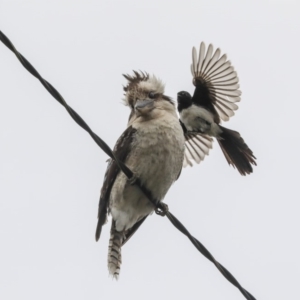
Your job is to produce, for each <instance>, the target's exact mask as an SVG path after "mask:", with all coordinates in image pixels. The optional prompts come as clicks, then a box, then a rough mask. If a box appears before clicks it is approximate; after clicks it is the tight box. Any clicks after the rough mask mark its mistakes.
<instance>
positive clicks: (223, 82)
mask: <svg viewBox="0 0 300 300" xmlns="http://www.w3.org/2000/svg"><path fill="white" fill-rule="evenodd" d="M220 55H221V50H220V49H219V48H218V49H217V50H216V51H215V52H214V51H213V46H212V44H210V45H209V46H208V48H207V51H205V44H204V43H203V42H202V43H201V44H200V49H199V55H198V54H197V50H196V48H195V47H193V51H192V65H191V71H192V75H193V84H194V85H195V87H196V88H195V92H194V95H193V102H194V103H195V104H197V105H200V106H203V107H204V108H206V109H208V110H209V111H211V112H212V113H215V112H217V113H218V115H219V117H220V118H221V119H222V120H223V121H228V120H229V118H230V117H232V116H233V115H234V111H235V110H237V109H238V106H237V105H236V102H239V101H240V100H241V97H240V96H241V91H240V90H239V87H240V86H239V84H238V82H239V79H238V77H237V73H236V72H235V71H234V68H233V66H232V65H231V62H230V61H229V60H227V56H226V54H224V55H222V56H221V57H220ZM219 121H220V120H216V122H219Z"/></svg>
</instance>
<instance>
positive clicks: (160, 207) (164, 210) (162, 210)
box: [0, 31, 256, 300]
mask: <svg viewBox="0 0 300 300" xmlns="http://www.w3.org/2000/svg"><path fill="white" fill-rule="evenodd" d="M0 40H1V42H2V43H3V44H4V45H5V46H6V47H7V48H9V49H10V50H11V51H12V52H14V54H15V55H16V56H17V58H18V60H19V61H20V62H21V64H22V65H23V67H24V68H25V69H26V70H27V71H28V72H29V73H31V74H32V75H33V76H34V77H36V78H37V79H38V80H39V81H40V82H41V84H42V85H43V86H44V87H45V89H46V90H47V91H48V92H49V93H50V94H51V95H52V96H53V97H54V98H55V99H56V100H57V101H58V102H59V103H60V104H61V105H63V106H64V107H65V109H66V110H67V111H68V113H69V114H70V116H71V117H72V118H73V120H74V121H75V122H76V123H77V124H78V125H79V126H80V127H82V128H83V129H84V130H85V131H87V132H88V133H89V134H90V136H91V137H92V139H93V140H94V141H95V142H96V144H97V145H98V146H99V147H100V148H101V149H102V150H103V151H104V152H105V153H106V154H107V155H108V156H109V157H111V158H112V159H114V160H115V161H116V163H117V164H118V166H119V168H120V169H121V170H122V172H123V173H124V174H125V175H126V176H127V177H128V178H132V176H133V172H132V171H131V170H130V169H129V168H128V167H127V166H126V165H125V164H124V163H123V162H121V161H119V160H118V158H117V157H115V155H114V153H113V151H112V150H111V149H110V147H109V146H108V145H107V144H106V143H105V142H104V141H103V140H102V139H101V138H100V137H99V136H98V135H97V134H95V133H94V132H93V131H92V130H91V128H90V127H89V126H88V125H87V124H86V122H85V121H84V120H83V119H82V118H81V117H80V115H79V114H78V113H77V112H76V111H75V110H73V108H72V107H70V106H69V105H68V104H67V102H66V101H65V100H64V98H63V97H62V96H61V95H60V94H59V92H58V91H57V90H56V89H55V88H54V87H53V86H52V85H51V84H50V83H49V82H48V81H46V80H45V79H44V78H43V77H42V76H41V75H40V74H39V73H38V72H37V70H36V69H35V68H34V67H33V66H32V65H31V64H30V62H29V61H28V60H27V59H26V58H25V57H24V56H23V55H22V54H21V53H19V52H18V51H17V49H16V48H15V47H14V45H13V44H12V43H11V41H10V40H9V39H8V38H7V37H6V36H5V35H4V34H3V33H2V31H0ZM135 184H136V185H138V187H139V188H140V189H141V190H142V191H143V192H144V194H145V195H146V196H147V198H148V199H149V201H151V202H152V204H153V205H154V207H155V208H156V210H155V211H156V213H157V214H159V215H162V216H164V215H166V216H167V217H168V219H169V220H170V222H171V223H172V224H173V225H174V226H175V227H176V228H177V229H178V230H179V231H181V232H182V233H183V234H184V235H186V236H187V237H188V238H189V240H190V241H191V242H192V244H193V245H194V246H195V247H196V248H197V249H198V251H199V252H200V253H201V254H203V255H204V256H205V257H206V258H207V259H209V260H210V261H211V262H212V263H213V264H214V265H215V266H216V267H217V268H218V270H219V271H220V272H221V273H222V274H223V276H224V277H225V278H226V279H227V280H228V281H229V282H231V283H232V284H233V285H234V286H236V287H237V288H238V289H239V290H240V291H241V293H242V294H243V295H244V296H245V298H246V299H248V300H256V299H255V298H254V297H253V296H252V295H251V294H250V293H249V292H247V291H246V290H245V289H244V288H243V287H242V286H241V285H240V284H239V283H238V281H237V280H236V279H235V278H234V277H233V276H232V274H231V273H230V272H229V271H228V270H227V269H226V268H225V267H223V266H222V265H221V264H220V263H219V262H217V261H216V260H215V258H214V257H213V256H212V255H211V253H210V252H209V251H208V250H207V249H206V248H205V247H204V246H203V245H202V244H201V243H200V242H199V241H198V240H197V239H196V238H194V237H193V236H192V235H191V234H190V233H189V232H188V230H187V229H186V228H185V227H184V226H183V224H182V223H181V222H180V221H179V220H178V219H177V218H176V217H175V216H174V215H173V214H171V212H169V210H168V207H167V206H166V205H165V204H163V203H160V202H158V201H156V199H154V198H153V197H152V194H151V192H150V191H148V190H147V189H146V188H145V187H144V186H142V185H141V182H140V180H139V179H137V180H136V181H135Z"/></svg>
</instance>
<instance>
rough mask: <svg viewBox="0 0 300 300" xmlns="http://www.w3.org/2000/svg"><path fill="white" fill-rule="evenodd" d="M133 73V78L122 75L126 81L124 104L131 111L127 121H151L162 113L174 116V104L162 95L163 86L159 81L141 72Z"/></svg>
mask: <svg viewBox="0 0 300 300" xmlns="http://www.w3.org/2000/svg"><path fill="white" fill-rule="evenodd" d="M133 73H134V75H133V76H130V75H123V76H124V77H125V78H126V79H127V80H128V83H127V85H126V86H125V87H124V91H125V98H124V102H125V105H127V106H129V107H130V109H131V114H130V117H129V119H132V118H133V117H135V118H139V117H142V118H143V119H153V118H156V117H159V116H160V115H162V112H170V113H172V114H176V113H175V106H174V102H173V101H172V100H171V98H169V97H168V96H165V95H164V84H163V83H162V81H161V80H160V79H158V78H157V77H155V76H150V75H149V74H147V73H143V72H140V73H139V72H136V71H133Z"/></svg>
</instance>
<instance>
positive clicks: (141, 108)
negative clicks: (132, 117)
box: [134, 99, 154, 114]
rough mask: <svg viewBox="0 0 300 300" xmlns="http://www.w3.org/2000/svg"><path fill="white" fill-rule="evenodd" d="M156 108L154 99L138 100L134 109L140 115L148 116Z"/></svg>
mask: <svg viewBox="0 0 300 300" xmlns="http://www.w3.org/2000/svg"><path fill="white" fill-rule="evenodd" d="M153 107H154V100H153V99H145V100H137V102H136V104H135V106H134V109H135V110H136V111H137V112H139V113H140V114H146V113H148V112H150V111H151V110H152V109H153Z"/></svg>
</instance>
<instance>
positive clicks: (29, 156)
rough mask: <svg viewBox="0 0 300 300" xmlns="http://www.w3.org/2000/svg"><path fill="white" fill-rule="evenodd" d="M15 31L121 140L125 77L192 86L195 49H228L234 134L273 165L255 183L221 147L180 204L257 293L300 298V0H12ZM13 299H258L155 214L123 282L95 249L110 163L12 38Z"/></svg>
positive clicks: (6, 78)
mask: <svg viewBox="0 0 300 300" xmlns="http://www.w3.org/2000/svg"><path fill="white" fill-rule="evenodd" d="M0 30H1V31H3V33H5V34H6V35H7V36H8V38H9V39H11V41H12V42H13V43H14V45H15V46H16V48H17V49H18V50H19V51H20V52H21V53H22V54H23V55H24V56H25V57H26V58H27V59H28V60H29V61H30V62H31V63H32V64H33V66H34V67H35V68H36V69H37V70H38V71H39V72H40V73H41V75H42V76H43V77H44V78H45V79H47V80H48V81H49V82H50V83H51V84H52V85H53V86H55V87H56V88H57V90H58V91H59V92H60V93H61V94H62V95H63V97H64V98H65V99H66V101H67V102H68V103H69V105H71V106H72V107H73V108H74V109H75V110H76V111H77V112H78V113H79V114H80V115H81V116H82V117H83V118H84V120H85V121H86V122H87V123H88V124H89V125H90V126H91V128H92V129H93V130H94V131H95V132H96V133H97V134H98V135H99V136H100V137H101V138H103V139H104V140H105V141H106V142H107V143H108V144H109V145H110V146H111V147H113V145H114V143H115V142H116V140H117V138H118V137H119V136H120V135H121V133H122V132H123V130H124V129H125V126H126V121H127V118H128V114H129V110H128V108H127V107H125V106H124V105H123V104H122V97H123V90H122V85H124V84H125V83H126V81H125V79H124V78H123V77H122V74H123V73H131V71H132V70H133V69H135V70H143V71H147V72H149V73H151V74H155V75H156V76H158V77H159V78H161V79H162V80H163V81H164V82H165V83H166V94H167V95H168V96H171V97H173V98H174V99H176V94H177V92H178V91H181V90H187V91H189V92H190V93H192V92H193V85H192V77H191V74H190V69H189V67H190V63H191V49H192V47H193V46H197V47H198V46H199V44H200V42H201V41H204V42H205V43H206V44H207V45H208V44H209V43H213V45H214V46H215V47H220V48H221V50H222V53H227V55H228V58H229V59H230V60H231V62H232V64H233V66H234V67H235V69H236V70H237V72H238V76H239V78H240V85H241V90H242V101H241V102H240V103H239V110H238V111H237V112H236V115H235V116H234V117H233V118H231V120H230V121H229V122H226V123H224V124H223V125H224V126H227V127H228V128H231V129H234V130H237V131H239V132H240V133H241V135H242V137H243V138H244V139H245V141H246V143H247V144H248V145H249V146H250V148H251V149H252V150H253V152H254V154H255V155H256V157H257V163H258V166H257V167H255V169H254V173H253V174H251V175H250V176H246V177H242V176H240V175H239V173H238V172H237V171H236V170H234V169H233V168H232V167H229V166H228V165H227V162H226V160H225V158H224V157H223V155H222V153H221V150H220V149H219V147H218V145H217V143H214V146H213V149H212V151H211V152H210V155H209V156H208V157H206V159H205V161H204V162H202V163H201V164H200V165H198V166H195V167H193V168H187V169H184V170H183V172H182V174H181V177H180V178H179V180H178V181H177V182H176V183H175V184H174V185H173V186H172V187H171V189H170V191H169V192H168V194H167V196H166V197H165V202H166V203H168V205H169V208H170V211H171V212H172V213H173V214H174V215H175V216H176V217H177V218H178V219H179V220H180V221H181V222H182V223H183V224H184V225H185V226H186V227H187V228H188V229H189V231H190V232H191V233H192V234H193V235H194V236H195V237H197V238H198V239H199V240H200V241H201V242H202V243H203V244H204V245H205V246H206V247H207V248H208V250H209V251H210V252H211V253H212V254H213V255H214V256H215V258H216V259H217V260H218V261H219V262H220V263H222V264H223V265H224V266H225V267H226V268H227V269H228V270H229V271H230V272H231V273H232V274H233V275H234V276H235V277H236V278H237V280H238V281H239V282H240V283H241V285H242V286H243V287H244V288H246V289H247V290H248V291H249V292H250V293H252V294H253V295H254V296H255V297H256V298H257V299H272V300H281V299H298V298H299V283H300V260H299V253H300V241H299V236H300V234H299V229H300V220H299V211H300V204H299V186H300V181H299V171H298V168H299V166H300V159H299V151H300V141H299V137H300V133H299V123H298V118H299V108H300V104H299V103H300V100H299V83H298V82H299V68H300V60H299V52H300V42H299V36H300V3H299V1H286V0H285V1H279V0H278V1H263V0H260V1H222V0H219V1H217V0H215V1H200V0H198V1H191V0H190V1H188V0H185V1H175V0H173V1H157V0H152V1H112V0H110V1H101V0H97V1H96V0H86V1H82V0H81V1H79V0H72V1H67V0H59V1H57V0H55V1H54V0H51V1H49V0H48V1H45V0H35V1H33V0H27V1H24V0H19V1H17V0H0ZM0 82H1V85H0V87H1V89H0V107H1V108H0V166H1V167H0V239H1V242H0V299H5V300H15V299H26V300H27V299H30V300H40V299H43V300H48V299H49V300H50V299H51V300H53V299H72V300H81V299H89V300H96V299H97V300H98V299H112V300H115V299H116V300H117V299H131V300H140V299H143V300H144V299H145V300H148V299H151V300H153V299H175V300H177V299H191V300H193V299H205V300H215V299H230V300H241V299H244V297H243V295H242V294H241V293H240V292H239V291H238V290H237V289H236V288H235V287H234V286H232V285H231V284H230V283H229V282H228V281H227V280H226V279H225V278H224V277H223V276H222V275H221V274H220V273H219V271H218V270H217V269H216V267H215V266H214V265H213V264H212V263H210V262H209V261H208V260H207V259H206V258H205V257H203V256H202V255H201V254H200V253H199V252H197V250H196V249H195V248H194V247H193V246H192V244H191V243H190V241H189V240H188V239H187V238H185V237H184V236H183V235H182V234H181V233H180V232H179V231H177V230H176V229H175V228H174V227H173V226H172V225H171V223H170V222H169V221H168V220H167V219H166V218H161V217H159V216H157V215H155V214H154V215H152V216H151V217H149V218H148V220H147V221H146V222H145V223H144V224H143V226H142V227H141V228H140V229H139V231H138V232H137V233H136V234H135V236H134V237H133V238H132V239H131V240H130V241H129V242H128V244H126V246H124V248H123V252H122V255H123V264H122V268H121V273H120V278H119V281H118V282H116V281H113V280H112V279H111V278H110V277H109V276H108V270H107V247H108V239H109V231H110V224H109V225H106V226H104V227H103V231H102V236H101V239H100V241H99V242H98V243H96V242H95V239H94V232H95V228H96V222H97V208H98V199H99V194H100V188H101V186H102V180H103V177H104V172H105V168H106V163H105V161H106V159H107V156H106V155H105V154H104V153H103V152H102V151H101V150H100V149H99V148H98V146H97V145H96V144H95V143H94V141H93V140H92V139H91V138H90V137H89V135H88V134H87V133H86V132H84V131H83V130H82V129H81V128H79V127H78V126H77V125H76V123H75V122H74V121H73V120H72V119H71V118H70V117H69V115H68V114H67V112H66V111H65V110H64V108H63V107H62V106H61V105H60V104H58V103H57V102H56V100H54V99H53V98H52V96H51V95H50V94H49V93H48V92H47V91H46V90H45V89H44V87H43V86H42V85H41V84H40V83H39V82H38V81H37V80H36V79H35V78H34V77H32V76H31V75H30V74H29V73H28V72H27V71H26V70H25V69H24V68H23V67H22V66H21V64H20V63H19V61H18V60H17V59H16V57H15V56H14V55H13V54H12V52H10V51H9V50H8V49H7V48H6V47H5V46H4V45H3V44H2V43H0Z"/></svg>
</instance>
